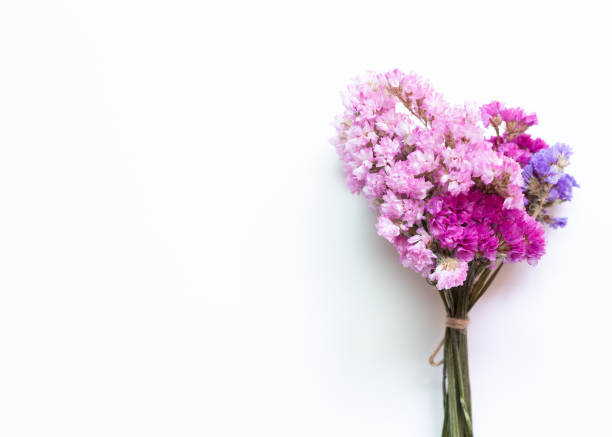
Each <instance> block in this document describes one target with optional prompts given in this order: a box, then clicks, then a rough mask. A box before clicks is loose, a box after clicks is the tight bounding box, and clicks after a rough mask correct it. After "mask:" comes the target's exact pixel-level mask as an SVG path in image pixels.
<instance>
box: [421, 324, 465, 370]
mask: <svg viewBox="0 0 612 437" xmlns="http://www.w3.org/2000/svg"><path fill="white" fill-rule="evenodd" d="M469 324H470V318H469V317H466V318H465V319H456V318H454V317H449V316H446V326H447V327H448V328H451V329H457V330H461V329H467V327H468V325H469ZM442 345H444V337H443V338H442V341H440V344H439V345H438V347H436V349H435V350H434V351H433V353H432V354H431V355H430V356H429V365H430V366H431V367H438V366H439V365H441V364H442V363H444V360H440V361H436V355H438V352H440V349H442Z"/></svg>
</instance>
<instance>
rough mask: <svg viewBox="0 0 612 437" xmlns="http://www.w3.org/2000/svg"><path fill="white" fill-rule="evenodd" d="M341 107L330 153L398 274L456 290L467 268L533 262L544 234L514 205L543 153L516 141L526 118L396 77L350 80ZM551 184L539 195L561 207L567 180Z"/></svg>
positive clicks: (529, 121) (533, 141) (540, 146)
mask: <svg viewBox="0 0 612 437" xmlns="http://www.w3.org/2000/svg"><path fill="white" fill-rule="evenodd" d="M343 103H344V108H345V111H344V113H343V115H341V116H339V117H337V119H336V122H335V126H336V136H335V137H334V138H333V139H332V143H333V144H334V145H335V147H336V150H337V151H338V154H339V156H340V158H341V159H342V161H343V162H344V168H345V173H346V181H347V184H348V186H349V188H350V189H351V191H352V192H354V193H361V194H363V195H364V196H365V198H366V200H367V202H368V204H369V205H370V207H372V208H373V209H374V210H376V211H377V212H378V214H379V218H378V221H377V225H376V228H377V230H378V233H379V234H380V235H381V236H382V237H384V238H385V239H387V240H388V241H389V242H391V244H393V246H394V247H395V248H396V250H397V251H398V254H399V257H400V261H401V263H402V265H404V266H406V267H410V268H412V269H413V270H415V271H416V272H418V273H419V274H421V275H423V276H424V277H426V278H428V279H429V280H430V281H432V282H433V283H434V284H435V285H436V286H437V287H438V288H439V289H442V288H451V287H456V286H459V285H461V284H462V283H463V281H464V280H465V275H463V274H460V273H461V272H463V271H464V266H467V265H468V264H469V263H471V262H472V261H475V260H478V261H480V262H484V263H490V264H491V266H493V265H498V264H499V263H502V262H519V261H523V260H525V261H528V262H529V263H535V262H537V260H538V259H539V258H540V257H541V256H542V254H543V253H544V249H545V242H544V231H543V228H542V226H541V224H540V223H539V222H538V221H536V220H535V219H534V218H533V217H531V216H530V215H529V208H530V206H529V199H528V198H526V197H525V195H524V189H525V183H524V174H525V171H533V170H527V167H529V165H531V167H530V168H532V169H534V168H535V163H534V164H531V163H532V161H533V159H534V156H536V155H538V154H539V153H540V152H541V151H543V150H548V149H549V148H548V146H547V144H546V143H545V142H544V141H543V140H541V139H539V138H532V137H531V136H530V135H529V134H526V133H525V131H526V130H527V129H528V128H529V127H531V126H533V125H535V124H537V117H536V115H535V114H527V113H526V112H525V111H523V110H522V109H520V108H507V107H506V106H505V105H504V104H502V103H500V102H497V101H495V102H491V103H489V104H487V105H484V106H482V107H481V108H474V107H471V106H466V105H460V106H454V105H450V104H448V103H447V102H446V101H445V99H444V98H443V97H442V95H441V94H439V93H438V92H436V91H435V90H434V89H433V88H432V87H431V85H430V84H429V83H428V82H427V81H425V80H423V79H421V78H420V77H419V76H417V75H416V74H414V73H410V74H404V73H402V72H400V71H398V70H393V71H390V72H387V73H384V74H375V73H369V74H367V75H366V76H365V77H362V78H358V79H356V80H355V81H354V82H353V83H352V84H351V85H350V86H349V88H348V92H347V93H346V94H345V95H344V96H343ZM488 127H492V128H493V129H494V130H495V135H494V136H492V137H491V136H490V134H487V128H488ZM538 156H539V155H538ZM556 183H557V185H556V187H555V190H554V191H550V192H549V193H548V194H549V195H550V196H553V197H554V196H557V197H558V198H566V197H567V196H568V187H571V186H572V180H569V179H564V180H563V182H562V181H561V179H560V178H559V179H557V180H556ZM569 196H571V188H570V190H569ZM449 260H456V263H458V264H454V262H455V261H452V262H451V261H449ZM449 263H450V264H449ZM457 266H458V267H457ZM455 267H457V268H455ZM441 287H442V288H441Z"/></svg>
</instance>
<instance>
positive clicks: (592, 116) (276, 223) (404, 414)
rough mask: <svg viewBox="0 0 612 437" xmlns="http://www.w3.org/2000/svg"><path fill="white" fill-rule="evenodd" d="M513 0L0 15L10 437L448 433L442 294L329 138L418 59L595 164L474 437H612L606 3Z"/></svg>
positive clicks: (480, 410) (487, 302) (500, 328)
mask: <svg viewBox="0 0 612 437" xmlns="http://www.w3.org/2000/svg"><path fill="white" fill-rule="evenodd" d="M494 4H495V2H488V1H487V2H485V1H483V2H480V3H475V2H464V1H457V2H449V3H437V2H429V1H420V2H411V1H401V2H380V1H368V2H356V1H346V2H341V3H340V2H338V3H336V2H331V1H325V2H304V3H293V4H292V3H291V2H286V1H278V2H269V1H268V2H261V1H254V2H249V1H243V2H221V1H214V2H213V1H210V2H207V1H204V2H202V1H191V2H190V1H141V2H138V1H125V0H121V1H119V0H116V1H113V0H110V1H109V0H106V1H98V2H92V1H76V0H75V1H54V2H50V1H43V0H40V1H28V0H20V1H16V0H15V1H7V0H3V1H2V2H1V3H0V5H1V6H0V434H1V435H2V436H6V437H13V436H15V437H16V436H62V437H69V436H88V437H89V436H92V437H93V436H130V437H131V436H211V437H216V436H220V437H225V436H266V437H268V436H296V437H297V436H349V435H350V436H385V437H387V436H390V437H391V436H406V435H410V436H437V435H439V432H440V429H441V425H442V397H441V396H442V392H441V370H440V368H438V369H432V368H430V367H429V366H428V364H427V356H428V355H429V354H430V352H431V351H432V350H433V348H434V347H435V345H436V344H437V343H438V341H439V340H440V338H441V336H442V332H443V319H444V315H443V312H442V306H441V304H440V302H439V298H438V296H437V294H436V293H434V292H432V290H431V289H430V288H428V286H426V284H425V283H424V282H423V280H422V279H421V278H419V277H417V275H416V274H414V273H412V272H411V271H409V270H407V269H403V268H402V267H401V266H400V265H399V263H398V262H397V259H396V255H395V253H394V251H393V249H392V247H391V246H390V245H389V244H387V243H386V242H385V241H384V240H383V239H381V238H380V237H378V236H377V235H376V231H375V228H374V223H375V217H374V215H373V213H372V212H371V211H369V210H368V208H367V207H366V205H365V202H364V201H363V199H361V198H359V197H355V196H352V195H350V194H349V191H348V189H347V188H346V186H345V185H344V180H343V174H342V167H341V164H340V162H339V160H338V159H337V157H336V155H335V151H334V150H333V148H332V147H331V146H330V145H329V143H328V139H329V138H330V137H331V136H332V135H333V129H332V127H331V125H330V121H331V120H332V118H333V116H334V115H335V114H336V113H338V112H339V111H340V110H341V105H340V98H339V92H340V91H341V90H342V89H343V88H344V86H345V85H346V84H347V83H348V81H349V80H350V79H351V78H352V77H353V76H355V75H357V74H360V73H362V72H364V71H366V70H368V69H372V70H377V71H384V70H387V69H391V68H395V67H398V68H400V69H402V70H405V71H409V70H415V71H417V72H418V73H420V74H422V75H423V76H425V77H428V78H430V79H431V81H432V83H433V84H434V86H436V88H437V89H438V90H439V91H440V92H442V93H443V94H445V95H446V97H447V99H448V100H450V101H452V102H456V103H460V102H463V101H465V100H473V101H476V102H480V103H486V102H489V101H490V100H492V99H500V100H502V101H505V102H506V103H508V104H509V105H521V106H523V107H524V108H525V109H526V110H527V111H536V112H537V113H538V117H539V120H540V126H538V127H536V128H535V129H534V130H533V133H534V134H536V135H539V136H542V137H543V138H545V139H546V140H547V141H549V142H550V143H554V142H556V141H563V142H567V143H569V144H570V145H572V146H573V147H574V149H575V156H574V159H573V163H572V166H571V167H570V169H571V172H572V173H573V174H574V175H575V176H576V178H577V179H578V181H579V182H580V184H581V186H582V188H581V189H580V190H577V192H576V196H575V201H574V202H572V203H571V204H568V205H566V206H564V207H562V208H560V210H559V212H560V213H561V214H562V215H563V214H564V215H567V216H569V224H568V226H567V228H566V229H564V230H559V231H550V232H549V233H548V235H549V237H550V238H549V243H548V254H547V255H546V256H545V258H544V259H543V260H542V261H541V263H540V265H539V266H538V267H537V268H531V267H529V266H526V265H514V266H510V267H509V268H506V269H505V270H504V271H503V272H502V274H501V275H500V277H499V279H498V281H497V284H496V285H495V286H494V287H493V289H492V291H491V292H490V294H488V295H487V296H486V297H485V298H483V299H482V301H481V302H480V303H479V305H478V306H477V308H476V309H475V310H474V311H473V313H472V325H471V326H470V329H469V341H470V360H471V371H472V389H473V404H474V421H475V430H476V435H477V436H479V437H483V436H484V437H486V436H494V437H503V436H518V435H520V436H541V435H547V436H548V435H550V436H552V435H556V436H575V435H607V434H608V433H609V427H610V425H609V416H610V411H609V409H610V397H609V393H610V391H611V390H612V382H611V381H610V378H609V368H610V360H611V359H612V349H611V348H610V337H609V332H610V329H611V328H610V307H611V305H612V297H611V294H610V292H611V291H612V290H611V288H612V287H611V286H610V279H609V277H610V270H611V267H610V266H611V264H610V255H609V247H610V236H609V235H610V225H609V220H610V208H609V203H610V194H609V175H610V173H611V170H610V162H611V160H612V152H611V144H610V116H611V111H610V101H611V100H612V87H611V85H610V78H611V77H612V68H611V64H610V41H611V39H612V32H611V31H610V24H609V18H610V11H609V10H605V9H604V5H605V2H603V1H602V2H599V1H593V2H587V1H582V2H571V3H563V2H551V3H539V2H535V1H527V2H518V1H515V2H504V3H503V4H502V3H500V5H501V6H500V7H496V6H495V5H494Z"/></svg>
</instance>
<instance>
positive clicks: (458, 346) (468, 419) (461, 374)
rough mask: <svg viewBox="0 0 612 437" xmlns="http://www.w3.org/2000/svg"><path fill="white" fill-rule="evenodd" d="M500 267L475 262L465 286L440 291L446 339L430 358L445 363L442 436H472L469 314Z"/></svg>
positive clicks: (432, 362)
mask: <svg viewBox="0 0 612 437" xmlns="http://www.w3.org/2000/svg"><path fill="white" fill-rule="evenodd" d="M500 269H501V265H499V266H498V267H497V268H496V269H495V271H493V272H491V269H490V266H489V265H488V264H487V263H480V262H472V263H471V264H470V267H469V269H468V273H467V278H466V281H465V282H464V284H463V285H461V286H460V287H455V288H453V289H450V290H440V291H439V294H440V297H441V298H442V302H443V303H444V307H445V309H446V316H447V319H446V330H445V333H444V339H443V340H442V342H441V343H440V345H439V346H438V347H437V348H436V350H435V351H434V353H433V354H432V356H431V357H430V358H429V363H430V364H431V365H432V366H439V365H440V364H442V365H443V366H444V367H443V370H442V392H443V399H444V424H443V426H442V437H468V436H473V428H472V396H471V390H470V371H469V365H468V346H467V326H468V324H469V317H468V313H469V311H470V310H471V309H472V307H473V306H474V305H475V304H476V302H477V301H478V299H480V297H481V296H482V295H483V294H484V293H485V291H486V290H487V289H488V288H489V286H490V285H491V283H492V281H493V279H495V276H496V275H497V273H498V272H499V271H500ZM442 346H444V358H443V361H440V362H435V356H436V354H437V353H438V351H439V350H440V348H441V347H442Z"/></svg>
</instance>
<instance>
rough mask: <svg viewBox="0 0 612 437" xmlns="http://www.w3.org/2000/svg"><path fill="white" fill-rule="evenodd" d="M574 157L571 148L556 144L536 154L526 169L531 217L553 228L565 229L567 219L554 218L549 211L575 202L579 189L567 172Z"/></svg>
mask: <svg viewBox="0 0 612 437" xmlns="http://www.w3.org/2000/svg"><path fill="white" fill-rule="evenodd" d="M571 155H572V150H571V149H570V147H569V146H567V145H566V144H562V143H557V144H555V145H554V146H552V147H548V148H544V149H541V150H540V151H538V152H537V153H535V154H534V155H533V156H532V157H531V160H530V161H529V163H528V164H527V165H526V166H525V167H524V168H523V179H524V191H525V196H526V199H527V202H528V206H527V208H528V209H529V210H530V212H531V213H532V215H535V216H537V217H538V219H539V220H540V221H542V222H543V223H547V224H549V225H550V226H551V227H553V228H560V227H564V226H565V225H566V224H567V219H566V218H559V217H553V216H552V215H550V214H549V212H548V211H549V208H550V207H551V206H553V205H555V204H558V203H561V202H567V201H569V200H572V196H573V189H574V188H576V187H578V186H579V185H578V183H577V182H576V179H574V177H573V176H571V175H570V174H568V173H565V168H566V167H567V166H568V165H569V158H570V156H571Z"/></svg>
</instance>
